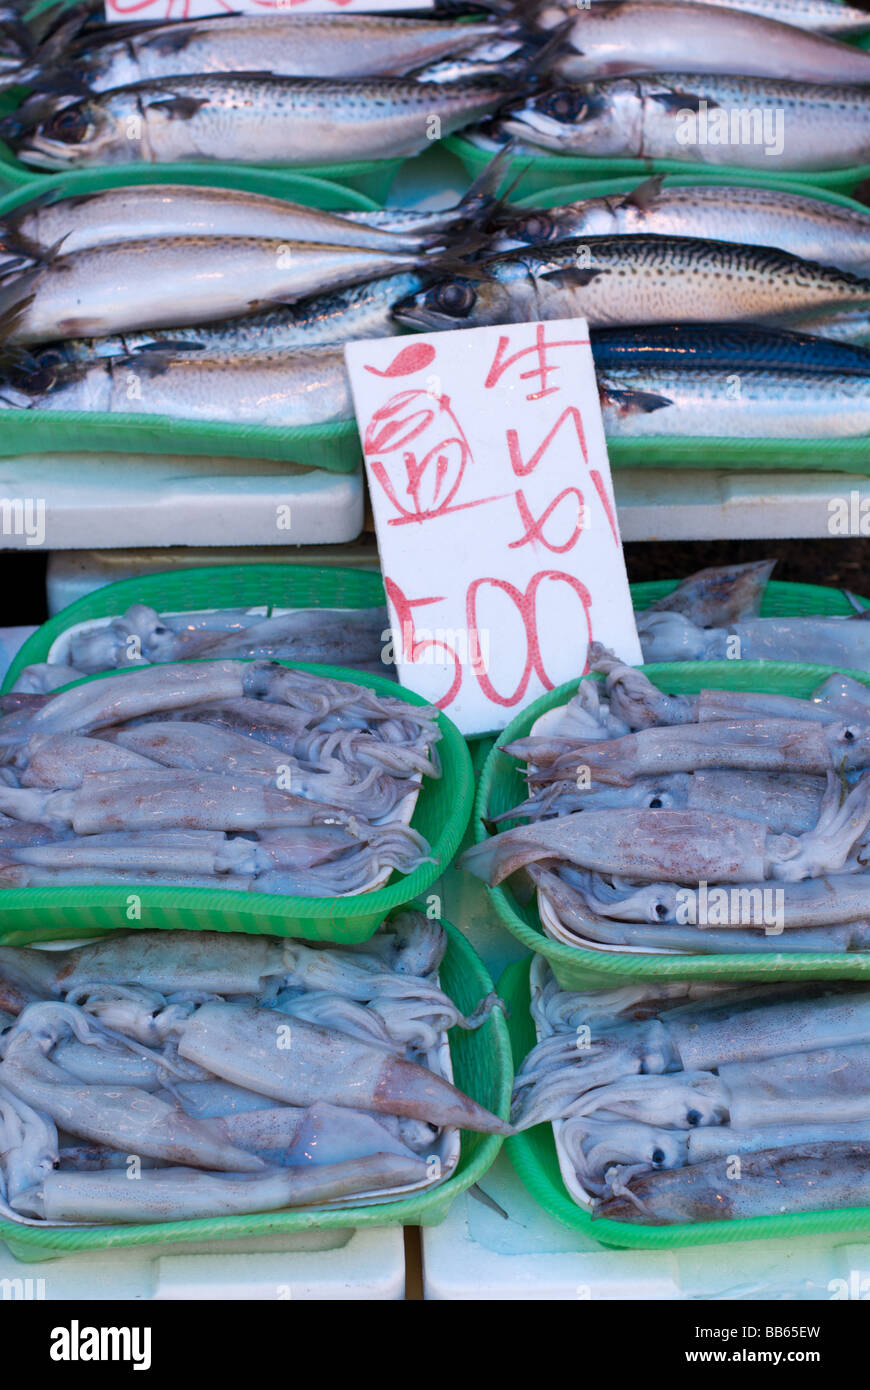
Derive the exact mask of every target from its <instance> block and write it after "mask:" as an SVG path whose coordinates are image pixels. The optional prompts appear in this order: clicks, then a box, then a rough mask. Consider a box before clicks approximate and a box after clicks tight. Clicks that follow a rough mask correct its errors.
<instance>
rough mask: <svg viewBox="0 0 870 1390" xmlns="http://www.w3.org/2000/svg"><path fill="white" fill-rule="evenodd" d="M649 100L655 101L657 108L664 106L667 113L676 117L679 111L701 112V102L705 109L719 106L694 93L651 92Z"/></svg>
mask: <svg viewBox="0 0 870 1390" xmlns="http://www.w3.org/2000/svg"><path fill="white" fill-rule="evenodd" d="M651 99H652V100H653V101H657V102H658V104H659V106H664V107H665V109H666V110H667V111H668V112H670V113H672V114H674V115H678V114H679V112H680V111H694V112H696V113H697V112H698V111H700V110H701V103H702V102H703V103H704V105H705V107H706V108H707V109H710V108H713V107H717V108H718V106H719V102H718V101H713V99H712V97H703V96H700V97H699V96H697V95H696V94H695V93H694V92H680V91H670V92H653V93H652V94H651Z"/></svg>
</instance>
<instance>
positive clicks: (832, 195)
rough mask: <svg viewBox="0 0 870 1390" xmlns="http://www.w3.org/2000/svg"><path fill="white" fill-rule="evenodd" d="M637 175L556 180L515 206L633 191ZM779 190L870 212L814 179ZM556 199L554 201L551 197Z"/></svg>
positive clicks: (670, 184)
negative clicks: (585, 179)
mask: <svg viewBox="0 0 870 1390" xmlns="http://www.w3.org/2000/svg"><path fill="white" fill-rule="evenodd" d="M662 182H663V185H664V187H666V188H693V187H699V186H703V187H708V188H709V187H712V188H726V187H728V186H729V185H730V184H731V182H732V180H730V179H727V178H720V177H718V176H717V175H716V174H714V173H712V172H711V171H708V172H707V173H701V172H700V170H699V172H697V173H689V174H686V173H682V174H676V173H668V174H665V175H664V177H663V180H662ZM740 182H741V185H743V186H744V187H752V188H767V187H769V184H768V181H767V178H766V176H765V175H764V174H759V175H758V177H757V178H754V179H750V177H749V174H748V172H747V174H746V175H745V176H744V177H743V178H741V180H740ZM637 186H638V183H637V175H634V176H632V175H626V174H623V175H621V176H616V175H615V176H614V177H613V178H605V179H594V180H590V181H589V182H588V183H584V182H582V181H581V182H577V183H562V184H554V185H553V187H552V188H542V189H541V191H540V193H530V194H528V195H527V196H526V197H524V198H518V199H517V201H516V204H515V206H516V207H518V208H536V207H544V208H547V207H557V206H559V205H561V204H562V203H571V202H575V201H578V202H579V201H580V200H582V199H584V198H605V197H609V196H610V195H612V194H617V193H631V192H632V190H633V189H635V188H637ZM776 191H777V192H778V193H795V194H797V195H798V196H800V197H804V198H807V197H812V198H815V199H816V200H817V201H818V202H824V203H837V204H839V205H840V206H841V207H846V208H851V209H852V211H853V212H862V213H865V214H866V212H867V207H866V205H865V204H864V203H859V202H858V200H857V199H856V198H850V197H849V195H848V194H847V193H839V192H838V191H837V189H835V188H823V187H820V186H818V185H816V184H812V183H803V182H801V180H800V179H799V178H797V177H795V178H794V179H788V178H786V177H783V179H782V180H781V181H780V180H777V184H776ZM550 199H552V202H551V201H550Z"/></svg>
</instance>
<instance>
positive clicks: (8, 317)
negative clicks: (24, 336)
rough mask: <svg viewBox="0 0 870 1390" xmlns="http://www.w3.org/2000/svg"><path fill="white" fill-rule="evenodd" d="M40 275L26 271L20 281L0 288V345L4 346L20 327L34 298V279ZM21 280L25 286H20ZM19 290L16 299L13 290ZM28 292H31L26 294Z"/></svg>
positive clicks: (17, 280) (36, 272) (39, 273)
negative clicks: (24, 282)
mask: <svg viewBox="0 0 870 1390" xmlns="http://www.w3.org/2000/svg"><path fill="white" fill-rule="evenodd" d="M41 274H42V272H41V271H27V272H26V273H25V274H24V275H23V276H21V277H20V279H16V280H14V281H13V282H12V283H11V284H9V285H2V286H0V344H6V343H7V342H8V341H9V339H10V338H12V337H14V335H15V333H16V332H17V330H18V328H19V327H20V325H21V321H22V319H23V318H24V316H25V314H26V313H27V311H28V309H29V308H30V306H31V305H32V304H33V301H34V300H35V298H36V285H35V281H34V277H35V276H36V275H41ZM21 280H23V281H26V284H24V285H21V283H20V282H21ZM19 288H20V289H21V293H20V294H19V295H18V297H17V298H16V296H15V290H16V289H19ZM28 290H31V291H32V292H31V293H28Z"/></svg>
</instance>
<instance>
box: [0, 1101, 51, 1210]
mask: <svg viewBox="0 0 870 1390" xmlns="http://www.w3.org/2000/svg"><path fill="white" fill-rule="evenodd" d="M57 1160H58V1135H57V1127H56V1126H55V1125H54V1124H53V1122H52V1121H51V1120H50V1119H49V1118H48V1116H46V1115H43V1114H40V1112H39V1111H37V1110H34V1109H33V1108H32V1107H31V1106H29V1105H27V1104H26V1103H25V1102H24V1101H23V1100H21V1099H20V1097H19V1096H16V1095H15V1094H14V1093H13V1092H12V1091H10V1090H8V1089H7V1088H6V1087H5V1086H0V1199H2V1200H3V1202H7V1203H11V1202H14V1201H15V1198H16V1197H17V1196H18V1195H19V1193H21V1192H23V1191H25V1190H26V1189H27V1188H28V1187H31V1186H32V1185H33V1184H34V1183H38V1182H41V1181H42V1180H43V1178H45V1177H46V1176H47V1174H48V1173H50V1172H51V1171H52V1170H53V1168H54V1166H55V1164H56V1163H57Z"/></svg>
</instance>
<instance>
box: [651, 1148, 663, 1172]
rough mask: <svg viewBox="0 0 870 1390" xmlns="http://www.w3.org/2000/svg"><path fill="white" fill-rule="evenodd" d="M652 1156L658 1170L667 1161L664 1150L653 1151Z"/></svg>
mask: <svg viewBox="0 0 870 1390" xmlns="http://www.w3.org/2000/svg"><path fill="white" fill-rule="evenodd" d="M651 1156H652V1161H653V1163H654V1164H655V1166H656V1167H657V1168H658V1167H659V1166H660V1165H661V1164H662V1163H664V1161H665V1151H664V1149H653V1151H652V1155H651Z"/></svg>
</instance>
